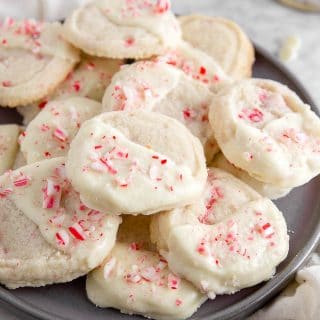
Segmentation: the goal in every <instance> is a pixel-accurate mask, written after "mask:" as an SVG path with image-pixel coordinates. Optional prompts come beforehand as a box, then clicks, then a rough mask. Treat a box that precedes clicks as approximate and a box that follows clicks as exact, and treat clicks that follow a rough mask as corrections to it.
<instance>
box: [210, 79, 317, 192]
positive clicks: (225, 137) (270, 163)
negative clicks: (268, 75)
mask: <svg viewBox="0 0 320 320" xmlns="http://www.w3.org/2000/svg"><path fill="white" fill-rule="evenodd" d="M209 118H210V122H211V125H212V126H213V128H214V133H215V137H216V139H217V141H218V144H219V146H220V148H221V150H222V152H223V154H224V155H225V157H226V158H227V159H228V160H229V161H230V162H231V163H233V164H234V165H235V166H237V167H238V168H240V169H242V170H245V171H246V172H248V173H249V175H250V176H252V177H253V178H255V179H257V180H259V181H262V182H265V183H269V184H273V185H276V186H277V187H280V188H284V189H286V188H287V189H288V188H293V187H297V186H299V185H302V184H304V183H306V182H308V181H309V180H310V179H312V178H313V177H315V176H316V175H318V174H319V172H320V120H319V118H318V117H317V115H316V114H315V113H314V112H312V111H311V110H310V106H308V105H306V104H304V103H303V102H302V100H301V99H300V98H299V97H298V96H297V95H296V94H295V93H294V92H293V91H291V90H290V89H289V88H287V87H286V86H284V85H282V84H280V83H277V82H275V81H271V80H263V79H251V80H243V81H240V82H238V83H236V84H233V85H232V86H230V87H228V88H226V89H225V90H224V91H221V92H220V93H219V94H218V95H217V96H216V97H215V99H214V101H213V104H212V107H211V110H210V114H209Z"/></svg>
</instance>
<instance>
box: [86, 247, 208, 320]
mask: <svg viewBox="0 0 320 320" xmlns="http://www.w3.org/2000/svg"><path fill="white" fill-rule="evenodd" d="M86 288H87V295H88V297H89V299H90V300H91V301H92V302H93V303H94V304H95V305H97V306H99V307H105V308H106V307H112V308H117V309H120V310H121V312H123V313H127V314H140V315H143V316H145V317H148V318H153V319H161V320H162V319H163V320H169V319H172V320H177V319H186V318H188V317H190V316H191V315H192V314H193V313H194V312H195V311H196V310H197V309H198V308H199V307H200V305H201V304H202V303H203V302H204V301H205V300H206V297H205V296H204V295H203V294H201V293H200V292H199V291H198V290H197V289H196V288H195V287H194V286H193V285H192V284H190V283H189V282H187V281H186V280H183V279H181V278H180V277H178V276H176V275H174V274H173V273H172V272H170V270H169V268H168V265H167V263H166V261H165V259H163V258H162V257H161V256H160V255H159V254H157V253H156V252H151V251H145V250H140V249H138V250H137V249H136V248H135V247H133V246H132V245H130V244H124V243H122V244H121V243H118V244H116V245H115V247H114V249H113V250H112V252H111V254H110V255H109V257H108V258H107V259H106V260H105V262H104V263H103V264H102V265H101V266H100V267H99V268H97V269H96V270H94V271H93V272H91V273H90V274H89V275H88V277H87V283H86Z"/></svg>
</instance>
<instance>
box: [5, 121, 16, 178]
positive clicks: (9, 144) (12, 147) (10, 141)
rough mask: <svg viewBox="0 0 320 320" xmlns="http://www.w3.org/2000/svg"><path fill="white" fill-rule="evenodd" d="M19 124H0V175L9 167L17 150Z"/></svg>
mask: <svg viewBox="0 0 320 320" xmlns="http://www.w3.org/2000/svg"><path fill="white" fill-rule="evenodd" d="M19 132H20V129H19V126H17V125H15V124H8V125H0V175H1V174H3V173H4V172H5V171H7V170H8V169H11V168H12V166H13V163H14V160H15V158H16V154H17V152H18V148H19V146H18V136H19Z"/></svg>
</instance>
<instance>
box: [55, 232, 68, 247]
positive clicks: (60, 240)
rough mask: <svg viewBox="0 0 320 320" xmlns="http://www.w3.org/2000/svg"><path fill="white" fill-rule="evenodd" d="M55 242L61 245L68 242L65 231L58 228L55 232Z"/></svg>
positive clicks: (65, 244)
mask: <svg viewBox="0 0 320 320" xmlns="http://www.w3.org/2000/svg"><path fill="white" fill-rule="evenodd" d="M56 240H57V243H58V244H59V245H61V246H67V245H68V244H69V236H68V234H67V232H66V231H64V230H60V231H59V232H57V233H56Z"/></svg>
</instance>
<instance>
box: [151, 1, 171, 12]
mask: <svg viewBox="0 0 320 320" xmlns="http://www.w3.org/2000/svg"><path fill="white" fill-rule="evenodd" d="M168 10H170V1H169V0H158V1H157V3H156V5H155V9H154V12H155V13H165V12H167V11H168Z"/></svg>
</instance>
